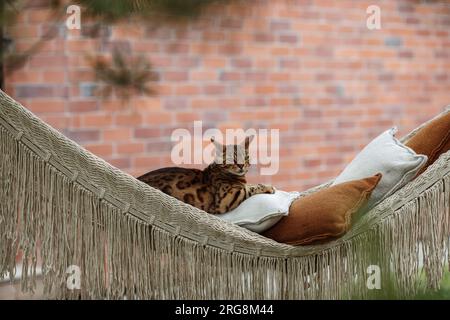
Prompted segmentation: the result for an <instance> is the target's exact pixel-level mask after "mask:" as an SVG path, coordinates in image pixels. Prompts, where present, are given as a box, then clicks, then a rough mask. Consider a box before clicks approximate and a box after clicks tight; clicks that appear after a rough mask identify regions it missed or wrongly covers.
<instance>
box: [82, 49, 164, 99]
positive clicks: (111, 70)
mask: <svg viewBox="0 0 450 320" xmlns="http://www.w3.org/2000/svg"><path fill="white" fill-rule="evenodd" d="M89 60H90V62H91V65H92V68H93V69H94V72H95V75H96V79H97V81H98V82H99V93H100V94H101V95H102V96H104V97H107V96H110V95H111V94H113V93H114V92H115V93H117V95H118V96H119V97H120V98H123V99H128V98H129V97H130V96H131V95H132V94H147V95H151V94H154V91H153V90H152V89H151V88H150V87H149V86H148V83H149V82H151V81H156V80H157V79H158V76H157V74H156V73H154V72H153V71H152V66H151V64H150V63H149V62H148V61H147V60H145V59H144V58H143V57H126V56H125V54H123V53H122V52H120V51H119V50H117V49H116V50H114V51H113V53H112V59H110V60H108V59H106V58H104V57H90V58H89Z"/></svg>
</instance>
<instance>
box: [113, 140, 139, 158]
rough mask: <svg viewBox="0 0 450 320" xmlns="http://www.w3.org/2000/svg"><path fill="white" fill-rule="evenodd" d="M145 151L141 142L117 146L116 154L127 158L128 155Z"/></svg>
mask: <svg viewBox="0 0 450 320" xmlns="http://www.w3.org/2000/svg"><path fill="white" fill-rule="evenodd" d="M144 150H145V144H144V143H142V142H135V143H131V142H128V143H123V144H118V145H117V153H118V154H121V155H123V156H127V155H129V154H138V153H142V152H144Z"/></svg>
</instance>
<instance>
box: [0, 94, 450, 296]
mask: <svg viewBox="0 0 450 320" xmlns="http://www.w3.org/2000/svg"><path fill="white" fill-rule="evenodd" d="M445 112H449V111H445ZM418 129H419V128H418ZM418 129H416V130H415V131H413V132H412V133H410V134H409V135H408V136H407V137H405V138H404V139H408V138H409V137H411V136H412V135H414V134H415V132H416V131H417V130H418ZM449 157H450V152H448V153H446V154H444V155H442V156H441V157H440V158H439V159H438V160H437V161H436V162H435V163H434V164H433V165H432V166H430V167H429V168H428V169H427V171H426V172H424V173H423V174H422V175H420V176H419V177H417V178H416V179H415V180H414V181H412V182H411V183H409V184H408V185H406V186H405V187H404V188H402V189H401V190H399V191H398V192H396V193H395V194H394V195H392V196H391V197H389V198H388V199H386V200H384V201H383V202H382V203H381V204H380V205H378V206H377V207H376V208H374V209H373V210H371V211H370V212H369V213H367V214H366V215H365V216H364V217H363V218H362V219H361V220H360V221H358V222H357V224H355V226H353V228H352V229H351V231H350V232H348V233H347V234H346V235H345V236H343V237H342V238H340V239H338V240H336V241H333V242H331V243H328V244H325V245H318V246H307V247H293V246H290V245H286V244H280V243H277V242H275V241H273V240H270V239H267V238H265V237H263V236H260V235H258V234H256V233H253V232H251V231H248V230H246V229H243V228H241V227H239V226H236V225H233V224H231V223H228V222H225V221H223V220H221V219H219V218H217V217H215V216H214V215H211V214H207V213H205V212H203V211H202V210H199V209H197V208H194V207H192V206H190V205H187V204H185V203H182V202H180V201H178V200H176V199H174V198H172V197H170V196H168V195H166V194H164V193H162V192H160V191H159V190H156V189H154V188H152V187H150V186H148V185H146V184H144V183H142V182H140V181H138V180H136V179H135V178H134V177H132V176H130V175H128V174H126V173H124V172H122V171H120V170H118V169H116V168H114V167H113V166H111V165H110V164H108V163H107V162H105V161H103V160H102V159H100V158H98V157H96V156H95V155H93V154H91V153H90V152H88V151H87V150H85V149H84V148H82V147H81V146H79V145H77V144H76V143H75V142H73V141H71V140H70V139H68V138H66V137H65V136H63V135H62V134H61V133H59V132H58V131H56V130H54V129H53V128H51V127H50V126H49V125H47V124H45V123H44V122H43V121H41V120H40V119H38V118H37V117H36V116H34V115H33V114H32V113H31V112H29V111H28V110H27V109H25V108H24V107H23V106H21V105H20V104H19V103H17V102H16V101H14V100H13V99H12V98H10V97H9V96H7V95H6V94H5V93H3V92H2V91H0V278H2V277H4V276H6V275H7V274H9V276H10V277H14V274H15V265H16V256H17V254H18V252H19V251H21V252H22V257H23V264H22V279H21V283H22V289H23V290H24V291H27V290H33V289H34V288H35V286H36V266H37V261H38V258H40V260H41V261H42V271H43V282H44V292H45V294H46V295H47V296H48V297H52V298H61V299H65V298H82V299H99V298H107V299H121V298H124V297H126V298H128V299H340V298H350V297H363V298H364V297H367V296H369V295H370V290H368V288H367V285H366V278H367V267H368V266H369V265H372V264H377V265H378V266H380V268H381V270H383V271H385V272H382V285H385V284H386V285H387V284H388V283H390V281H391V280H392V274H393V275H394V278H395V283H394V284H395V288H396V290H397V291H399V292H401V293H402V294H404V295H407V294H414V293H417V292H418V291H420V290H422V289H423V288H424V287H425V286H427V287H429V288H433V289H437V288H438V287H439V282H440V280H441V278H442V275H443V271H444V266H445V264H446V263H447V262H448V259H449V254H448V248H449V242H448V240H449V234H450V210H449V208H450V193H449V190H450V164H449ZM329 184H330V183H326V184H324V185H321V186H318V187H316V188H313V189H311V190H308V191H306V192H303V193H301V195H300V196H304V195H306V194H309V193H311V192H315V191H317V190H318V189H320V188H326V187H327V186H328V185H329ZM420 264H423V268H419V265H420ZM72 265H75V266H78V267H79V268H80V270H81V288H80V289H79V290H69V289H68V288H67V284H66V280H67V276H68V274H67V273H66V271H67V268H68V267H69V266H72ZM422 273H425V274H426V277H423V275H422Z"/></svg>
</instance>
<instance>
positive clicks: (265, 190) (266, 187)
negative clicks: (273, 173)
mask: <svg viewBox="0 0 450 320" xmlns="http://www.w3.org/2000/svg"><path fill="white" fill-rule="evenodd" d="M261 187H262V192H263V193H275V188H274V187H272V186H269V185H265V184H262V185H261Z"/></svg>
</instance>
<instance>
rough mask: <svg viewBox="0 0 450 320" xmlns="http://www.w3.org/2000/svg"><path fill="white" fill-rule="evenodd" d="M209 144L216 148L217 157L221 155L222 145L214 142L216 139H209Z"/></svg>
mask: <svg viewBox="0 0 450 320" xmlns="http://www.w3.org/2000/svg"><path fill="white" fill-rule="evenodd" d="M211 142H212V143H213V144H214V147H215V148H216V154H217V155H219V154H222V153H223V152H224V147H223V145H222V144H221V143H220V142H218V141H216V138H214V137H211Z"/></svg>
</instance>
